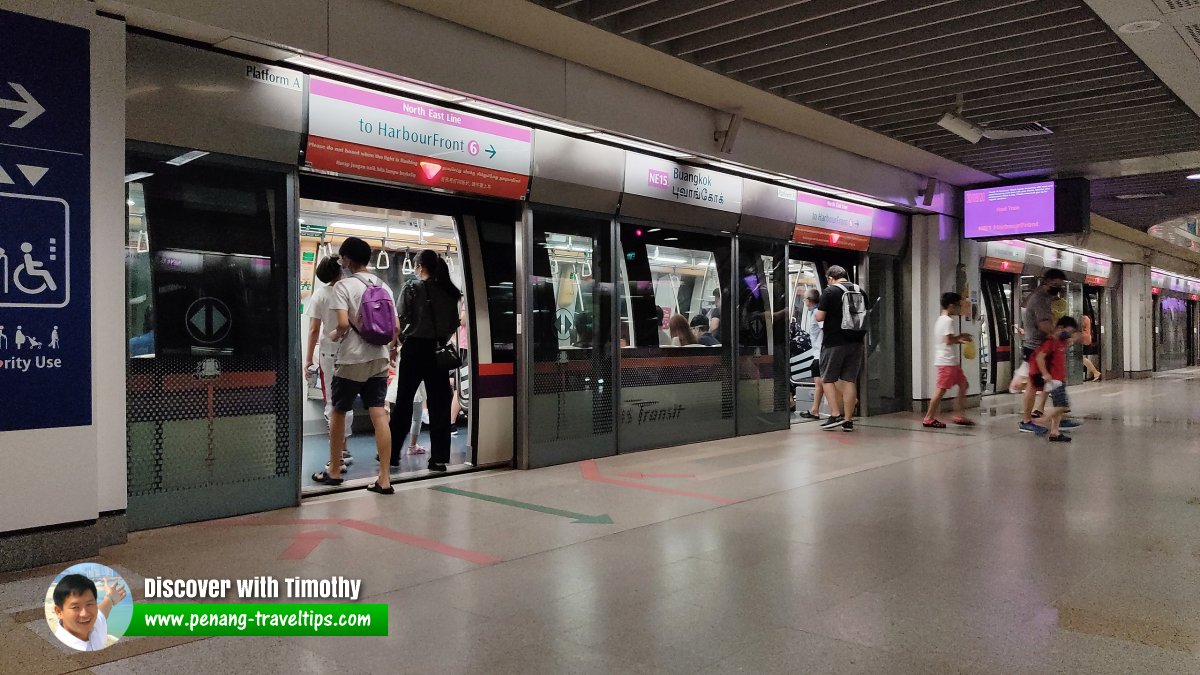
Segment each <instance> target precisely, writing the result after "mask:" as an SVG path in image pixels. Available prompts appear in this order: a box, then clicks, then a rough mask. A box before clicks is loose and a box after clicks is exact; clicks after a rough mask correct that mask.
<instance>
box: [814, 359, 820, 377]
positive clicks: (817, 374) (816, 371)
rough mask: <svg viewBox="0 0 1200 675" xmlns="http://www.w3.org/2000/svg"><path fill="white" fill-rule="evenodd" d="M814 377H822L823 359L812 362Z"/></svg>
mask: <svg viewBox="0 0 1200 675" xmlns="http://www.w3.org/2000/svg"><path fill="white" fill-rule="evenodd" d="M812 376H813V377H820V376H821V359H813V362H812Z"/></svg>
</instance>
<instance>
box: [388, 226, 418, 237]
mask: <svg viewBox="0 0 1200 675" xmlns="http://www.w3.org/2000/svg"><path fill="white" fill-rule="evenodd" d="M387 233H388V235H389V236H390V235H410V236H416V237H419V236H420V235H421V231H420V230H414V229H411V228H407V227H389V228H388V231H387Z"/></svg>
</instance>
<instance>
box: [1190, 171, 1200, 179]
mask: <svg viewBox="0 0 1200 675" xmlns="http://www.w3.org/2000/svg"><path fill="white" fill-rule="evenodd" d="M1187 179H1188V180H1200V173H1194V174H1192V175H1190V176H1188V177H1187Z"/></svg>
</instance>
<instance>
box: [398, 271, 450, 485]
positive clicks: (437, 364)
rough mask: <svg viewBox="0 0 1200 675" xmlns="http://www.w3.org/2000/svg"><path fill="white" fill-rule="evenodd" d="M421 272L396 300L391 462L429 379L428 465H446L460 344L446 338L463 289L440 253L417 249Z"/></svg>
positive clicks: (437, 468)
mask: <svg viewBox="0 0 1200 675" xmlns="http://www.w3.org/2000/svg"><path fill="white" fill-rule="evenodd" d="M414 271H415V273H416V275H417V278H416V279H414V280H412V281H410V282H408V283H407V284H405V285H404V289H403V290H402V291H401V292H400V299H399V301H398V303H397V313H398V314H399V315H400V339H401V344H400V363H399V364H398V365H397V367H396V381H397V383H398V384H397V386H396V407H395V408H394V409H393V410H392V420H391V425H392V430H393V435H392V462H393V466H394V465H395V464H396V463H398V460H399V459H400V455H401V452H402V451H403V448H402V447H401V446H402V445H403V444H402V442H401V441H402V440H403V438H404V435H405V434H407V432H408V429H407V425H408V423H409V421H410V420H411V418H412V416H413V415H412V405H413V398H414V397H415V396H416V393H417V388H418V387H420V386H421V383H422V382H423V383H425V395H426V399H425V405H426V406H428V408H429V446H430V448H429V470H430V471H445V470H446V464H447V463H448V462H449V461H450V403H451V397H452V396H453V392H452V391H451V389H450V380H449V379H448V378H447V372H448V371H449V370H452V369H455V368H458V365H459V363H458V361H459V356H458V350H457V349H456V348H454V347H453V346H452V345H448V344H447V343H448V342H449V341H450V337H451V336H453V335H454V332H455V331H456V330H457V329H458V325H459V319H458V300H459V298H461V297H462V291H460V290H458V287H456V286H455V285H454V283H453V282H452V281H450V269H449V267H447V265H446V261H445V260H444V259H442V258H441V257H439V256H438V254H437V253H434V252H433V251H431V250H429V249H426V250H424V251H421V252H420V253H419V254H417V259H416V268H415V270H414Z"/></svg>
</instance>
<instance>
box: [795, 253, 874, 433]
mask: <svg viewBox="0 0 1200 675" xmlns="http://www.w3.org/2000/svg"><path fill="white" fill-rule="evenodd" d="M833 265H840V266H841V267H843V268H845V270H846V271H847V273H848V274H849V275H850V280H851V281H854V282H855V283H857V282H858V256H857V255H856V254H852V253H846V252H843V251H832V250H826V249H818V248H813V247H809V246H796V245H794V244H793V245H791V246H789V247H788V296H787V297H788V311H789V314H790V316H789V320H790V321H791V322H792V323H794V324H796V329H798V330H793V331H791V334H792V335H793V337H792V339H791V351H790V356H789V359H788V360H789V368H788V379H789V384H790V386H791V387H792V393H793V396H794V398H795V403H796V408H795V412H796V413H797V414H794V415H792V422H793V423H796V422H806V421H811V420H808V419H806V418H803V417H800V416H799V413H801V412H803V411H805V410H810V411H811V409H812V406H813V401H814V400H815V399H816V391H815V390H814V388H813V377H814V376H815V372H816V368H817V365H818V362H819V360H820V356H821V355H820V345H818V344H814V342H813V341H812V339H811V335H812V334H813V333H814V331H813V326H812V324H813V322H814V319H813V315H812V312H811V311H809V310H808V308H807V305H806V304H805V302H804V299H805V297H806V296H807V295H808V293H809V292H810V291H816V293H817V295H820V293H821V291H823V290H824V289H825V285H826V279H825V275H826V273H827V272H828V270H829V268H830V267H831V266H833ZM797 335H799V337H798V338H797V337H796V336H797ZM818 412H819V414H822V415H825V414H828V413H829V406H828V404H827V403H825V402H824V400H823V397H822V401H821V404H820V407H819V410H818Z"/></svg>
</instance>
